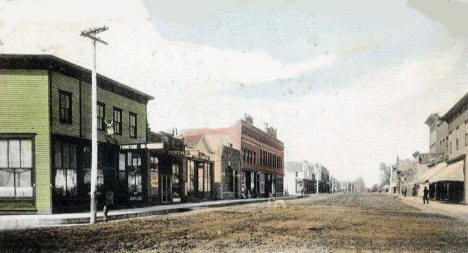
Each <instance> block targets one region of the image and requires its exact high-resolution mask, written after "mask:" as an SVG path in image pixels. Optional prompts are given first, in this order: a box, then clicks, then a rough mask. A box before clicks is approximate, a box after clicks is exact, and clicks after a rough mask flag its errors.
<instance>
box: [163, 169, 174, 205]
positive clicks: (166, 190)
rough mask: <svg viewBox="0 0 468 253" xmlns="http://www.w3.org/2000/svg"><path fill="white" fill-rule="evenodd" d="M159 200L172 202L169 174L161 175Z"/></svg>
mask: <svg viewBox="0 0 468 253" xmlns="http://www.w3.org/2000/svg"><path fill="white" fill-rule="evenodd" d="M161 202H162V203H170V202H172V185H171V176H170V175H161Z"/></svg>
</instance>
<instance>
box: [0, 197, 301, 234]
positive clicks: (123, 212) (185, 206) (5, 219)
mask: <svg viewBox="0 0 468 253" xmlns="http://www.w3.org/2000/svg"><path fill="white" fill-rule="evenodd" d="M303 197H306V195H305V196H287V197H285V199H296V198H303ZM268 200H269V199H268V198H260V199H233V200H216V201H205V202H198V203H180V204H170V205H157V206H150V207H143V208H132V209H119V210H111V211H109V213H108V219H109V220H116V219H128V218H135V217H145V216H151V215H159V214H167V213H174V212H185V211H190V210H192V209H197V208H206V207H222V206H231V205H243V204H250V203H259V202H266V201H268ZM102 220H103V214H102V210H99V212H98V214H97V221H102ZM86 223H89V212H86V213H65V214H42V215H40V214H31V215H0V230H7V229H24V228H37V227H50V226H59V225H67V224H68V225H77V224H86Z"/></svg>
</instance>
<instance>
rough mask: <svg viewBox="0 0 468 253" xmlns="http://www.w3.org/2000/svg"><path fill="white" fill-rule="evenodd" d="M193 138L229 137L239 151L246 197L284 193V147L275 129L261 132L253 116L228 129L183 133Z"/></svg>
mask: <svg viewBox="0 0 468 253" xmlns="http://www.w3.org/2000/svg"><path fill="white" fill-rule="evenodd" d="M193 135H205V136H206V135H225V136H228V137H229V138H230V140H231V141H232V146H233V148H235V149H238V150H240V161H241V163H240V164H241V172H240V175H239V182H240V184H241V189H240V192H242V193H244V194H245V195H246V196H247V197H249V196H251V197H257V196H258V197H265V196H269V195H270V194H276V195H281V194H282V193H283V176H284V166H283V164H284V144H283V142H281V141H280V140H278V138H277V133H276V130H275V129H274V128H272V127H268V126H267V127H266V128H265V130H261V129H259V128H257V127H255V126H254V125H253V119H252V117H250V116H248V115H246V116H245V117H244V119H241V120H239V121H237V122H236V123H235V124H234V125H233V126H231V127H228V128H217V129H198V130H188V131H185V133H184V136H185V137H186V138H187V137H189V136H193ZM215 178H216V175H215ZM226 181H227V180H226Z"/></svg>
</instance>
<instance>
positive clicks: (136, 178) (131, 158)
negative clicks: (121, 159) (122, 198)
mask: <svg viewBox="0 0 468 253" xmlns="http://www.w3.org/2000/svg"><path fill="white" fill-rule="evenodd" d="M141 161H142V160H141V155H140V154H139V153H137V152H134V153H132V152H128V153H127V164H128V166H127V175H128V176H127V182H128V192H129V193H132V194H139V193H142V192H143V187H142V175H141V174H142V162H141Z"/></svg>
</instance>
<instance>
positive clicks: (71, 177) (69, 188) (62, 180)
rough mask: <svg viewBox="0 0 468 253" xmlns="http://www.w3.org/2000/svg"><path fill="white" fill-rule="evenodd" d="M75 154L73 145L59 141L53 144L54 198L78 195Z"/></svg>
mask: <svg viewBox="0 0 468 253" xmlns="http://www.w3.org/2000/svg"><path fill="white" fill-rule="evenodd" d="M76 153H77V152H76V145H74V144H70V143H65V142H61V141H56V142H55V143H54V168H55V180H54V182H55V187H54V193H55V194H56V196H76V195H78V184H77V176H76V168H77V165H76V164H77V160H76Z"/></svg>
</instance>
